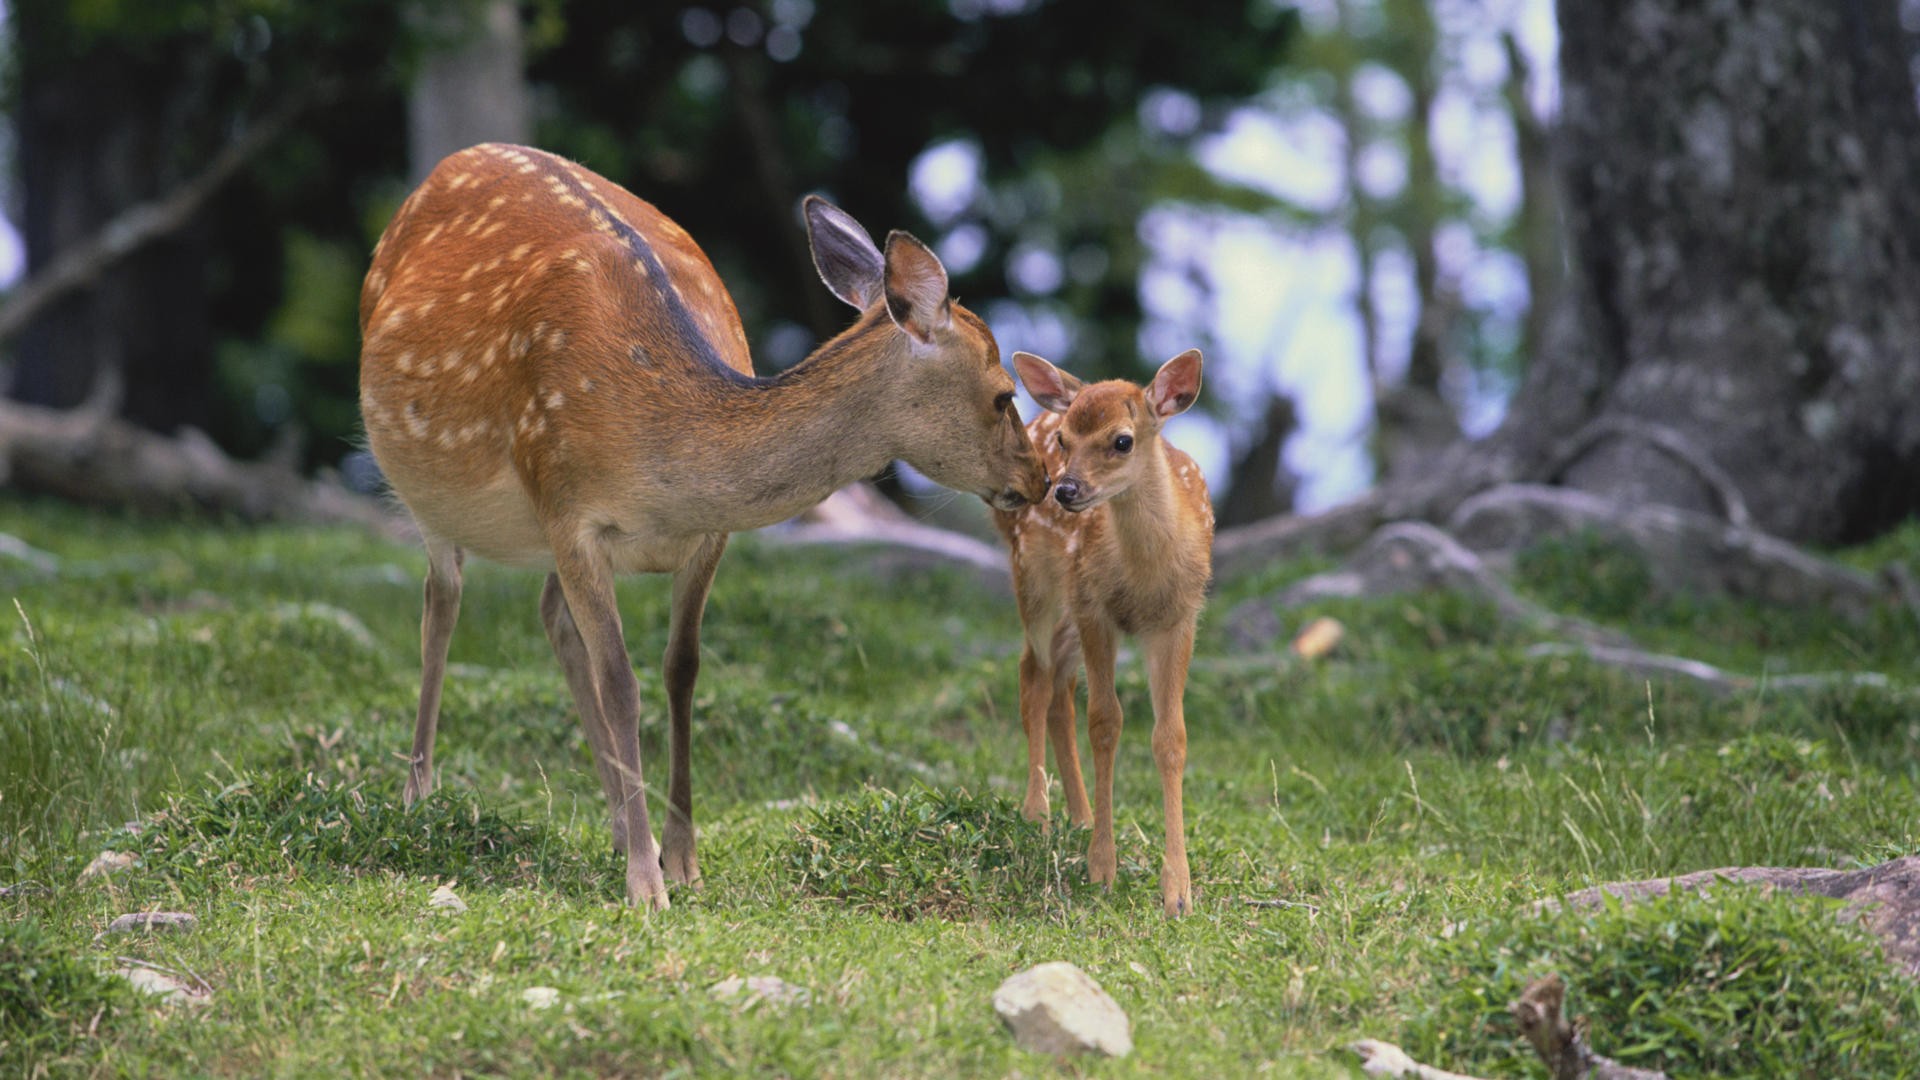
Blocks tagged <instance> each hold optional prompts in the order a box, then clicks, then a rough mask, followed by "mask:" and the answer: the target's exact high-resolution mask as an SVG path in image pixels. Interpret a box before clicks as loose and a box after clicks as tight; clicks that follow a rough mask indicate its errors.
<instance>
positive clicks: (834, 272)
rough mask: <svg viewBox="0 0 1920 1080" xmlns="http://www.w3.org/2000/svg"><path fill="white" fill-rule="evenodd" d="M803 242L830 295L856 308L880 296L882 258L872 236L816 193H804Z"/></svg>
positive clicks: (884, 266)
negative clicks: (810, 253) (804, 223)
mask: <svg viewBox="0 0 1920 1080" xmlns="http://www.w3.org/2000/svg"><path fill="white" fill-rule="evenodd" d="M804 205H805V207H806V212H807V243H808V244H809V245H811V246H812V248H813V265H814V268H815V269H817V270H819V271H820V280H821V281H824V282H826V283H827V288H828V289H830V290H832V292H833V295H835V296H837V297H839V298H840V299H842V300H844V301H846V302H847V303H849V304H852V305H853V306H854V307H856V308H859V309H860V310H861V311H865V310H867V308H869V307H871V306H873V302H874V301H875V300H878V299H880V281H881V278H882V277H883V276H884V272H885V268H886V260H884V259H882V258H881V257H880V249H879V248H877V247H874V246H873V237H871V236H868V235H867V230H865V229H863V228H861V227H860V223H859V222H857V221H855V220H853V217H852V216H851V215H849V214H848V213H847V212H846V211H845V210H842V209H840V208H839V207H837V206H835V205H833V204H832V203H830V202H828V201H827V200H825V199H823V198H821V197H820V196H818V195H809V196H807V199H806V203H805V204H804Z"/></svg>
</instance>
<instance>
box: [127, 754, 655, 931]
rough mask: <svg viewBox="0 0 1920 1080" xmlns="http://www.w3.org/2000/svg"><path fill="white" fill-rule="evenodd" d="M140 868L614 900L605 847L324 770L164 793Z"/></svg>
mask: <svg viewBox="0 0 1920 1080" xmlns="http://www.w3.org/2000/svg"><path fill="white" fill-rule="evenodd" d="M135 846H136V850H138V851H140V852H141V854H142V856H143V859H144V862H145V864H146V867H147V868H148V870H149V871H158V872H161V873H164V874H166V875H168V876H169V877H172V878H173V879H175V880H176V881H179V882H181V883H182V884H183V885H191V884H196V883H197V884H200V885H203V886H205V887H208V888H217V887H219V886H220V885H222V884H224V883H231V882H236V881H244V880H246V879H248V878H255V877H275V876H297V877H309V878H326V877H328V876H333V875H340V876H354V875H359V874H366V873H377V872H390V873H396V874H404V875H409V876H415V877H429V878H432V877H441V878H457V879H459V880H460V881H462V882H466V883H470V884H473V885H481V886H499V885H524V886H530V887H536V888H541V889H547V890H551V891H554V892H558V893H561V894H564V895H568V896H573V897H580V898H585V899H590V900H614V899H618V898H619V888H620V885H621V883H622V882H623V881H624V877H623V876H622V873H621V870H620V868H619V867H618V866H616V865H615V864H614V861H613V859H612V857H611V855H610V854H609V855H602V856H599V857H585V856H583V855H582V853H581V852H580V851H579V850H578V849H577V848H575V847H574V846H572V845H570V844H569V843H567V841H566V839H565V838H564V837H563V836H562V835H561V834H560V833H559V832H557V831H556V830H554V829H552V828H550V827H549V826H547V825H545V824H542V823H539V822H531V821H524V820H517V819H514V818H511V817H508V816H505V815H503V814H500V813H498V812H497V811H493V810H488V809H486V808H485V807H483V806H481V805H480V804H479V803H477V802H475V801H474V800H473V798H472V797H471V796H470V795H468V794H466V793H464V792H460V791H450V790H446V789H442V790H441V791H439V792H436V793H435V794H434V795H433V796H432V797H430V798H428V799H426V800H424V801H423V802H421V803H420V804H419V805H417V806H415V807H413V808H412V809H407V808H405V807H403V806H401V805H400V803H399V802H398V801H397V799H395V798H394V797H393V796H392V795H391V794H388V793H383V794H379V795H371V794H368V793H367V791H366V790H365V789H364V788H363V787H362V786H361V785H360V784H358V783H353V782H350V781H346V780H333V779H330V778H328V777H327V776H325V775H323V774H315V773H311V772H308V773H294V772H270V773H262V774H254V775H247V776H243V777H242V778H240V779H239V780H236V781H235V782H234V783H231V784H228V785H227V786H226V787H223V788H221V789H219V790H217V791H203V792H201V793H198V794H194V795H189V796H185V797H176V798H174V799H171V800H169V802H168V805H167V808H166V809H165V810H163V811H161V812H160V813H158V814H155V815H153V817H152V818H151V819H150V821H149V823H148V825H147V827H146V828H145V829H144V830H143V831H142V833H141V835H140V836H139V837H138V839H137V841H136V842H135Z"/></svg>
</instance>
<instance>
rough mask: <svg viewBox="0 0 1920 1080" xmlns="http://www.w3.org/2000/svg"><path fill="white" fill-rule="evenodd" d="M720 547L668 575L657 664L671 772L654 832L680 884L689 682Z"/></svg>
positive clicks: (687, 853) (686, 812)
mask: <svg viewBox="0 0 1920 1080" xmlns="http://www.w3.org/2000/svg"><path fill="white" fill-rule="evenodd" d="M726 550H727V536H726V534H725V533H719V534H717V535H716V536H715V537H714V538H713V539H711V540H709V541H708V542H707V543H706V544H704V545H702V546H701V548H700V550H699V551H697V552H695V553H694V556H693V558H691V559H689V560H688V561H687V564H686V565H685V566H683V567H681V568H680V569H679V570H678V571H677V572H676V573H675V574H674V575H673V625H672V628H671V629H670V630H669V631H668V633H667V654H666V657H665V659H664V660H663V662H662V667H663V669H664V676H665V681H666V684H667V713H668V716H669V721H670V727H671V731H672V733H671V736H670V739H671V742H670V744H669V745H670V753H671V755H672V771H671V773H670V774H669V776H668V780H667V823H666V826H665V827H664V828H662V829H661V830H660V864H661V866H662V867H663V868H664V869H665V870H666V872H667V880H668V881H676V882H680V883H682V884H698V883H699V881H700V862H699V860H698V859H697V858H696V857H695V855H694V837H695V834H694V828H693V748H692V739H693V731H692V728H693V685H694V682H695V680H697V679H698V678H699V677H700V619H701V616H702V615H703V614H704V613H705V612H706V609H707V593H708V591H709V590H711V589H712V587H713V574H714V571H715V570H717V569H719V567H720V556H721V555H722V554H723V553H724V552H725V551H726Z"/></svg>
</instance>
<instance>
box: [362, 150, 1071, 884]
mask: <svg viewBox="0 0 1920 1080" xmlns="http://www.w3.org/2000/svg"><path fill="white" fill-rule="evenodd" d="M805 206H806V219H807V228H808V235H809V238H810V240H811V242H812V246H813V257H814V263H815V265H816V267H817V268H818V269H819V271H820V276H821V278H822V280H824V281H825V282H826V285H827V287H828V288H829V289H831V290H832V291H833V293H834V295H836V296H838V297H839V298H840V299H842V300H844V301H846V302H847V303H848V304H851V305H852V306H853V307H854V308H855V309H857V310H858V311H859V312H860V317H859V319H858V321H856V322H855V323H854V324H853V326H852V327H851V328H849V329H848V330H846V331H845V332H843V333H841V334H840V335H839V336H837V337H835V338H833V339H832V340H831V341H829V342H827V343H826V344H825V345H823V346H821V347H820V348H819V349H818V350H816V351H815V352H814V354H813V355H812V356H810V357H808V358H807V360H806V361H805V362H803V363H801V364H799V365H797V366H796V367H794V368H792V369H791V370H789V371H785V372H782V373H780V374H779V375H776V376H773V377H771V378H760V377H756V376H755V375H754V374H753V366H752V362H751V361H750V359H749V358H748V355H747V341H746V335H745V333H744V331H743V330H742V329H741V326H740V319H739V315H738V313H737V312H736V311H735V310H734V306H733V299H732V297H730V296H729V295H728V293H727V289H726V286H725V285H723V284H721V281H720V278H719V277H718V276H717V275H716V274H715V273H714V270H713V266H712V265H711V264H710V263H709V262H708V261H707V258H706V256H705V254H704V253H702V252H701V250H700V248H699V247H698V246H697V245H696V244H695V243H694V242H693V240H692V239H691V238H689V237H688V236H687V234H686V233H685V232H684V231H682V230H681V229H680V228H679V227H678V226H677V225H675V224H674V223H673V222H672V221H670V220H668V219H667V217H666V216H665V215H663V214H662V213H660V211H658V210H657V209H655V208H654V207H653V206H651V205H649V204H648V203H646V202H643V201H642V200H640V199H638V198H635V197H634V196H633V195H631V194H629V193H628V192H627V191H626V190H625V189H623V188H621V187H620V186H619V185H617V184H614V183H612V182H610V181H608V180H606V179H604V178H602V177H600V176H597V175H595V174H594V173H592V172H589V171H588V170H586V169H584V168H582V167H580V166H579V165H576V164H574V163H572V162H570V161H566V160H564V159H562V158H559V157H555V156H553V155H551V154H546V153H543V152H541V151H538V150H532V149H527V148H524V147H517V146H506V145H497V144H486V145H482V146H476V147H473V148H471V149H468V150H463V151H461V152H459V153H456V154H453V155H451V156H449V157H448V158H447V159H446V160H444V161H442V162H441V163H440V164H439V165H438V166H437V167H435V169H434V170H433V172H432V174H431V175H429V176H428V177H427V179H426V180H425V181H424V182H423V183H422V184H421V185H420V187H419V189H418V190H416V191H414V193H413V194H412V195H410V196H409V197H408V198H407V200H406V201H405V202H404V203H402V204H401V206H400V209H399V211H398V212H396V213H395V215H394V218H393V221H392V222H391V223H390V224H388V226H387V229H386V232H385V234H384V235H383V236H382V237H381V239H380V243H379V244H378V245H377V246H376V247H375V248H374V255H373V265H372V267H371V268H370V269H369V270H368V272H367V279H366V284H365V286H364V287H363V289H362V290H361V294H360V333H361V338H362V345H361V354H360V408H361V412H362V415H363V417H364V420H365V424H366V431H367V442H368V444H369V445H370V446H371V448H372V450H373V454H374V457H375V459H376V460H378V461H379V463H380V467H381V468H382V469H383V470H384V471H385V473H386V477H387V480H388V482H389V483H390V484H391V485H392V488H393V491H394V493H395V494H396V495H398V496H399V498H400V500H401V501H402V502H403V503H405V504H406V506H407V508H408V510H409V511H411V512H412V514H413V517H414V520H415V521H417V522H418V523H419V525H420V532H421V535H422V536H423V537H424V538H425V540H426V548H427V580H426V602H425V614H424V616H423V618H422V620H421V633H420V654H421V662H422V669H423V670H422V673H421V679H420V708H419V713H418V716H417V719H416V721H415V726H414V738H413V757H412V767H411V769H410V771H409V773H408V776H407V784H406V794H405V797H406V800H407V802H408V803H409V804H412V803H413V802H414V801H415V800H417V799H419V798H421V797H422V796H424V795H426V794H427V793H429V792H430V791H432V790H433V785H434V775H433V742H434V732H435V728H436V727H437V725H438V718H439V710H440V689H441V683H442V681H443V678H444V676H445V673H446V660H447V643H448V640H449V638H450V637H451V636H452V633H453V627H454V623H455V621H456V620H457V619H458V617H459V613H460V578H461V564H462V561H463V559H464V557H465V555H466V553H468V552H473V553H475V554H478V555H481V556H484V557H486V558H489V559H493V560H495V561H498V562H503V563H508V564H516V565H544V566H549V567H551V573H549V574H548V575H547V581H546V588H545V590H544V591H543V592H542V594H541V597H540V615H541V618H542V620H543V621H544V622H545V624H546V629H547V637H548V639H549V640H550V641H551V642H552V644H553V651H554V655H555V656H556V657H558V658H559V661H560V668H561V670H562V672H564V673H565V675H566V681H567V686H568V689H570V690H571V691H572V693H573V700H574V705H575V706H576V708H577V709H578V711H579V714H580V720H581V724H582V725H583V726H584V728H585V729H586V734H587V738H588V741H589V742H590V743H591V744H592V747H593V756H594V762H595V765H596V767H597V768H598V770H599V773H600V781H601V785H602V787H604V788H605V790H606V795H607V800H608V803H609V806H610V808H611V812H612V827H613V835H614V842H615V843H616V844H617V845H618V846H619V847H621V848H622V849H623V850H624V851H625V853H626V856H627V872H626V884H627V899H628V901H629V902H630V903H633V904H636V905H638V904H647V905H650V906H652V907H655V908H665V907H666V906H667V890H666V880H665V879H670V880H672V881H675V882H693V881H695V880H696V879H697V878H698V876H699V869H698V863H697V861H696V859H695V855H694V828H693V790H692V778H691V776H690V775H689V771H688V767H689V762H688V758H689V746H688V742H689V724H690V711H691V705H692V700H693V687H694V680H695V678H696V677H697V676H698V674H699V670H700V619H701V614H702V612H703V611H704V610H705V607H706V600H707V590H708V587H709V586H710V585H711V583H712V581H713V573H714V569H715V567H716V566H718V564H719V562H720V555H721V552H722V550H723V549H724V548H725V547H726V544H727V534H728V533H730V532H733V531H735V530H739V529H751V528H756V527H759V526H762V525H769V524H772V523H774V522H777V521H780V520H782V519H785V518H788V517H791V516H792V515H794V514H795V513H797V512H799V511H801V510H804V509H806V508H807V507H809V506H812V505H813V504H814V503H817V502H819V501H820V500H821V499H823V498H825V497H826V496H827V495H828V494H830V493H831V492H832V491H834V490H835V489H836V488H838V487H841V486H842V485H844V484H846V483H849V482H850V481H853V480H857V479H859V478H861V477H864V476H869V475H871V474H873V473H875V472H877V471H879V470H880V469H881V468H883V467H884V466H885V465H886V464H887V462H889V461H892V460H894V459H895V458H901V459H904V460H906V461H907V462H908V463H910V464H912V465H913V466H914V467H915V468H917V469H919V470H920V471H922V472H924V473H926V474H927V475H928V476H930V477H932V478H933V479H934V480H935V481H937V482H939V483H941V484H944V485H946V486H948V487H951V488H956V489H959V490H962V491H970V492H974V493H976V494H978V495H980V496H981V497H982V498H984V499H986V500H987V501H988V502H990V503H991V504H993V505H994V506H996V507H1000V508H1013V507H1017V506H1021V505H1024V504H1025V503H1027V502H1029V501H1033V500H1037V499H1040V498H1042V497H1044V495H1045V493H1046V488H1047V478H1046V474H1045V473H1044V472H1042V471H1041V468H1040V463H1039V461H1038V459H1037V457H1036V456H1035V454H1034V452H1033V446H1032V444H1031V443H1030V442H1029V441H1028V439H1027V434H1026V431H1025V430H1024V428H1023V427H1022V426H1021V424H1020V419H1019V416H1018V414H1017V413H1016V412H1015V411H1014V410H1013V408H1012V399H1013V380H1012V378H1011V377H1009V376H1008V375H1007V373H1006V372H1005V371H1004V370H1003V369H1002V368H1001V366H1000V361H999V348H998V346H997V345H996V344H995V342H994V339H993V335H992V334H991V333H990V332H988V330H987V327H986V324H985V323H983V322H981V320H980V319H979V318H977V317H976V316H974V315H973V314H972V313H971V312H969V311H967V310H966V309H965V308H963V307H961V306H960V305H959V304H956V303H953V302H952V301H951V300H950V299H949V298H948V296H947V274H946V270H945V268H944V267H942V266H941V264H940V260H939V259H938V258H936V257H935V256H934V254H933V252H932V251H930V250H928V249H927V247H926V246H925V245H923V244H921V243H920V242H919V241H918V240H915V239H914V238H913V237H911V236H909V235H907V234H906V233H904V232H894V233H893V234H891V235H890V236H888V237H887V245H886V251H885V253H884V254H883V253H882V252H881V251H880V250H879V249H878V248H876V247H875V246H874V244H873V241H872V240H871V239H870V238H869V237H868V235H867V233H866V231H865V230H864V229H862V228H861V227H860V225H859V223H858V222H856V221H854V220H853V219H852V218H851V217H849V216H847V215H846V214H845V213H843V212H842V211H840V210H839V209H837V208H835V207H833V206H832V205H830V204H828V203H827V202H825V201H824V200H821V199H819V198H809V199H808V200H807V201H806V204H805ZM634 572H652V573H670V574H672V575H673V598H672V616H671V626H670V629H669V633H668V642H667V650H666V656H665V660H664V680H665V683H666V689H667V709H668V714H669V718H670V731H671V735H670V739H671V741H670V750H671V754H672V771H671V774H670V775H671V779H670V781H669V784H668V803H669V813H668V816H667V821H666V827H665V828H664V829H663V830H662V833H661V843H660V844H658V845H656V843H655V841H654V837H653V833H652V831H651V829H650V827H649V824H648V817H647V800H646V794H645V790H644V786H643V783H642V778H641V771H640V744H639V734H638V731H639V729H638V718H639V713H638V710H639V694H638V683H637V682H636V680H635V678H634V674H633V667H632V664H631V661H630V660H629V658H628V656H627V650H626V642H625V640H624V638H623V636H622V632H621V626H620V614H619V611H618V609H617V608H616V606H615V601H614V578H615V576H616V575H618V574H621V573H634ZM663 870H664V879H663V873H662V871H663Z"/></svg>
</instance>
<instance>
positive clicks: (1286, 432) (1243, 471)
mask: <svg viewBox="0 0 1920 1080" xmlns="http://www.w3.org/2000/svg"><path fill="white" fill-rule="evenodd" d="M1299 426H1300V420H1299V416H1298V414H1297V413H1296V412H1295V410H1294V407H1293V399H1292V398H1290V397H1287V396H1286V395H1285V394H1271V395H1270V396H1269V397H1268V398H1267V409H1266V415H1265V416H1264V417H1262V419H1261V424H1260V434H1259V436H1258V437H1257V438H1255V439H1254V440H1253V442H1251V443H1249V444H1248V445H1247V449H1246V452H1245V453H1243V454H1241V455H1240V456H1239V459H1238V460H1236V461H1235V462H1234V463H1233V468H1232V469H1230V470H1228V475H1229V476H1231V477H1233V485H1232V486H1231V487H1229V488H1227V489H1226V491H1225V492H1224V493H1220V492H1216V493H1215V496H1214V498H1215V501H1216V503H1217V504H1218V505H1219V508H1220V514H1219V524H1220V527H1222V528H1229V527H1231V526H1234V525H1247V524H1251V523H1252V522H1255V521H1264V520H1266V519H1267V518H1270V517H1276V516H1278V515H1280V514H1284V513H1286V512H1287V511H1289V510H1292V509H1293V496H1294V492H1295V490H1296V489H1297V488H1298V487H1299V479H1298V478H1297V477H1295V476H1294V475H1293V472H1292V470H1290V469H1288V468H1287V459H1286V454H1285V451H1286V448H1287V440H1288V439H1289V438H1291V437H1292V436H1293V433H1294V431H1295V430H1297V429H1298V428H1299Z"/></svg>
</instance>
